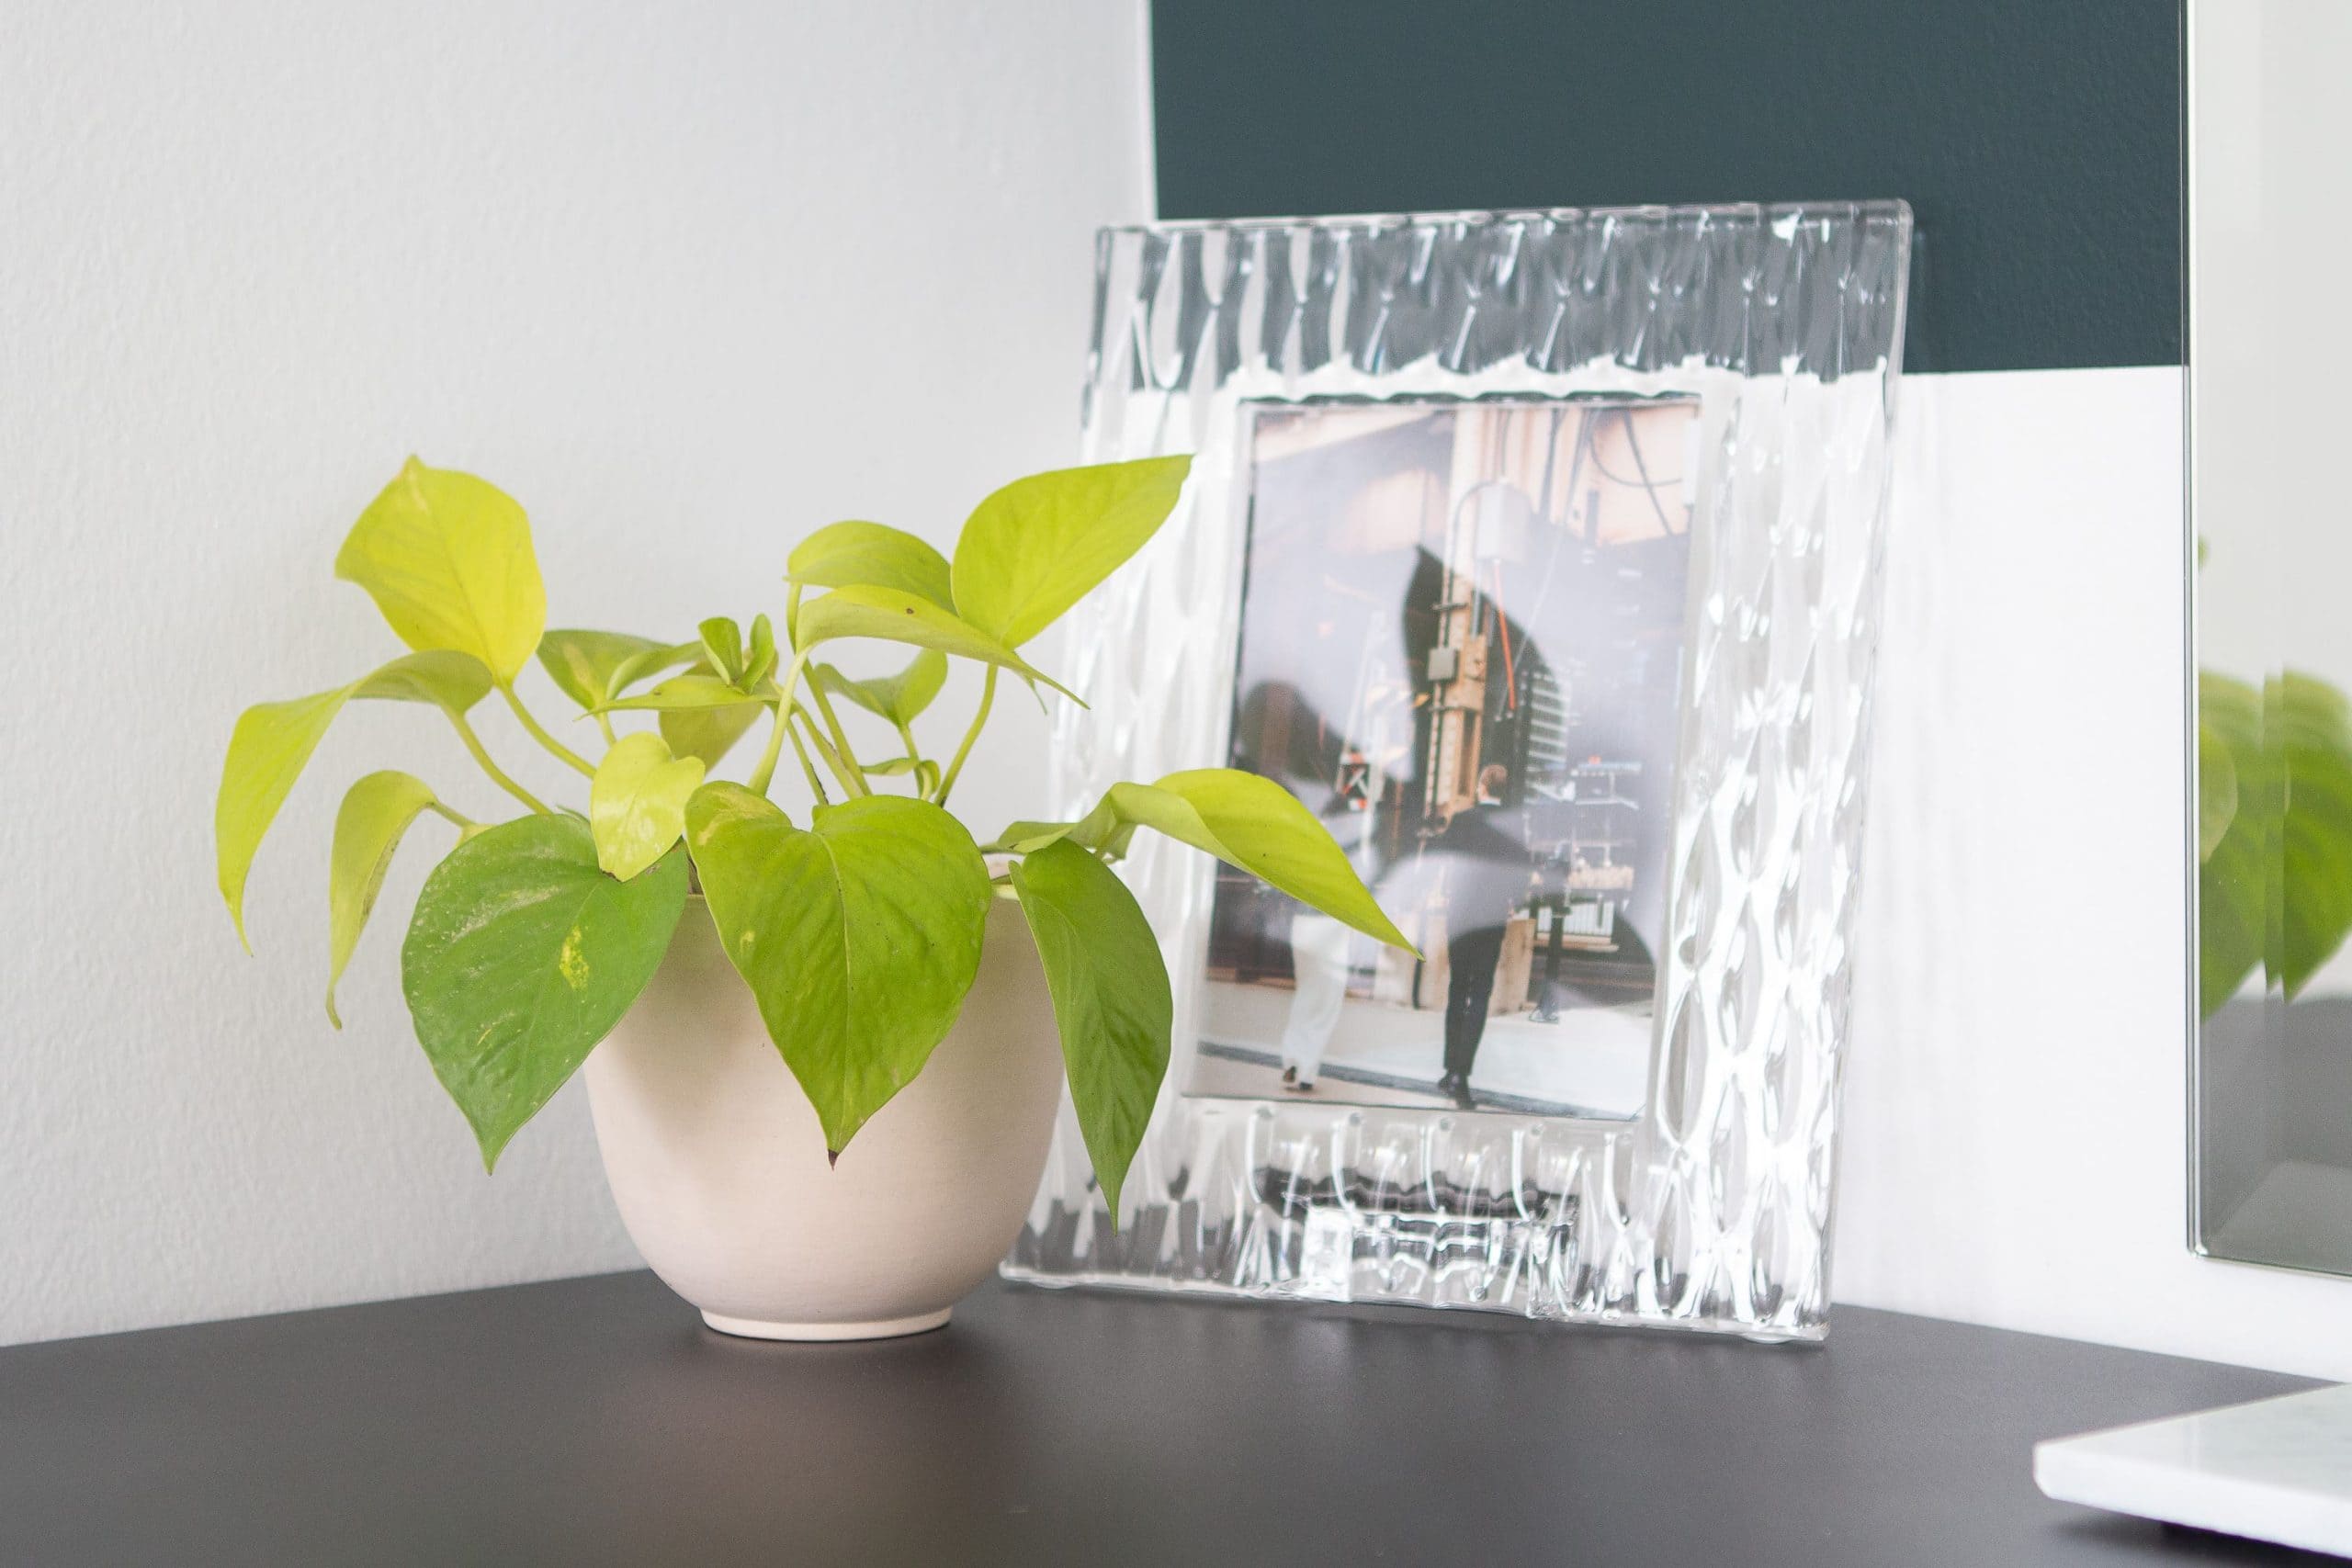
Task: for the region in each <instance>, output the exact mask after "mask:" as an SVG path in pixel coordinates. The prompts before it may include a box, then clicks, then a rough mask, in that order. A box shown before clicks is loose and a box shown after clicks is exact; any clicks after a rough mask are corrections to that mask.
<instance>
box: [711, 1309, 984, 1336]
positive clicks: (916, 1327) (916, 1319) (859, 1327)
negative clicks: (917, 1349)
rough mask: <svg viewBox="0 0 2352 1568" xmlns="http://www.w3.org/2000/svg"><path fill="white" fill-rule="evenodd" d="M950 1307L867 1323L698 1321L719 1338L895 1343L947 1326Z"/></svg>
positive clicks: (719, 1318) (723, 1318)
mask: <svg viewBox="0 0 2352 1568" xmlns="http://www.w3.org/2000/svg"><path fill="white" fill-rule="evenodd" d="M955 1310H956V1309H955V1308H954V1307H941V1308H940V1309H939V1310H938V1311H937V1312H925V1313H917V1314H915V1315H914V1316H912V1317H886V1318H879V1319H876V1321H874V1322H871V1323H763V1322H762V1321H761V1320H760V1319H758V1318H755V1317H729V1316H727V1315H726V1314H723V1313H716V1312H707V1313H705V1314H702V1320H703V1321H704V1322H705V1323H707V1324H708V1325H710V1326H711V1327H713V1328H715V1329H717V1330H718V1332H719V1333H721V1334H732V1335H735V1336H737V1337H741V1338H744V1339H797V1340H803V1341H816V1340H829V1339H831V1340H840V1339H897V1338H899V1337H901V1336H904V1335H909V1334H928V1333H929V1332H931V1330H933V1329H934V1328H944V1327H946V1326H947V1314H949V1313H952V1312H954V1311H955Z"/></svg>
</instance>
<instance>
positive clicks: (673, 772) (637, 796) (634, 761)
mask: <svg viewBox="0 0 2352 1568" xmlns="http://www.w3.org/2000/svg"><path fill="white" fill-rule="evenodd" d="M702 775H703V764H702V761H701V760H700V759H699V758H695V757H685V758H681V759H676V760H673V758H672V757H671V755H670V747H669V743H668V742H667V741H665V740H663V739H662V737H660V736H659V735H647V734H643V733H639V734H636V735H624V736H622V737H621V738H620V739H618V740H617V741H616V742H614V744H613V748H612V750H609V751H606V752H605V760H604V761H602V762H599V763H598V764H596V776H595V777H594V779H592V780H590V781H589V784H588V828H589V830H590V832H591V833H592V834H593V835H594V838H595V840H596V863H597V864H598V865H600V866H602V867H603V868H604V870H605V874H607V875H610V876H616V877H618V878H620V879H621V880H622V881H623V882H627V881H628V879H629V878H631V877H633V876H635V875H636V874H638V873H639V872H641V871H643V870H644V869H645V868H646V867H648V866H650V865H651V864H653V863H654V862H656V861H658V860H660V859H661V858H662V856H663V855H665V854H667V853H669V852H670V848H671V846H672V845H673V844H675V843H676V842H677V841H678V839H679V836H680V835H681V834H683V833H684V831H685V830H686V799H687V797H688V796H689V795H693V794H694V792H695V790H696V789H697V788H699V787H701V784H702Z"/></svg>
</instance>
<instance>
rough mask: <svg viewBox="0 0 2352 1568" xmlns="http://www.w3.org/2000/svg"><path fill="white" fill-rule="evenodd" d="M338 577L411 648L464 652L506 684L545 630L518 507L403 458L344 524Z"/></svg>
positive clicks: (451, 473)
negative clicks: (347, 528) (364, 596)
mask: <svg viewBox="0 0 2352 1568" xmlns="http://www.w3.org/2000/svg"><path fill="white" fill-rule="evenodd" d="M334 571H335V575H336V576H337V577H340V578H343V579H345V580H346V581H351V582H356V583H357V584H358V585H359V586H360V587H362V588H364V589H366V590H367V591H368V597H370V598H372V599H374V600H375V601H376V607H377V608H378V609H379V610H381V611H382V612H383V613H384V619H385V620H387V621H389V622H390V623H391V627H392V630H393V631H395V632H396V633H398V634H399V635H400V638H401V641H402V642H405V643H407V644H408V645H409V647H411V648H413V649H418V650H419V651H424V650H425V649H453V650H455V651H457V652H459V653H469V654H471V655H473V656H474V657H475V658H476V659H479V660H481V661H482V663H483V664H485V665H487V666H488V667H489V669H490V671H491V673H492V675H494V676H496V677H497V678H498V679H499V680H501V681H512V680H513V679H514V678H515V675H516V674H517V673H519V672H520V671H521V670H522V668H523V666H524V665H526V664H527V663H529V662H530V659H531V652H532V650H533V649H536V648H537V647H538V645H539V633H540V632H542V631H544V630H545V629H546V628H547V619H548V597H547V589H546V587H545V585H544V584H543V583H542V582H541V581H540V580H539V563H538V560H537V557H536V556H534V555H533V554H532V551H531V525H530V524H529V523H528V522H527V521H526V519H525V518H524V515H523V509H522V508H521V507H520V506H518V505H516V504H515V501H514V498H513V497H511V496H509V495H507V494H506V493H505V492H504V491H502V490H500V489H499V488H498V487H497V486H495V485H493V484H490V483H487V482H486V481H484V480H481V479H476V478H474V476H473V475H471V474H461V473H458V472H457V471H456V470H454V469H449V468H426V467H425V466H424V464H423V463H420V462H418V461H417V460H416V459H415V458H414V457H411V458H410V459H409V460H408V462H407V464H406V465H405V466H404V467H402V468H401V471H400V476H399V477H398V478H396V479H393V480H392V482H391V483H390V484H389V485H386V486H385V487H384V490H383V493H382V494H380V495H379V496H378V497H377V498H376V499H375V501H374V502H372V503H370V504H369V506H368V510H367V511H365V512H363V513H360V515H359V521H358V522H356V523H355V524H353V525H351V533H350V535H349V536H348V537H346V538H345V540H344V542H343V548H342V550H341V551H340V552H339V553H338V554H337V555H336V556H335V558H334Z"/></svg>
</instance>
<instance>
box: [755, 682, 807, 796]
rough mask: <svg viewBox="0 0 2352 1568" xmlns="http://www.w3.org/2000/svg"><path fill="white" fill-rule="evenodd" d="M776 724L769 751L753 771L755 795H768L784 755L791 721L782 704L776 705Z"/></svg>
mask: <svg viewBox="0 0 2352 1568" xmlns="http://www.w3.org/2000/svg"><path fill="white" fill-rule="evenodd" d="M790 722H791V721H790V720H788V719H787V718H786V716H785V709H784V705H783V704H782V703H778V704H776V705H775V724H773V725H771V726H769V728H768V749H767V750H765V751H763V752H761V753H760V765H759V766H758V767H756V768H753V769H752V779H751V785H752V794H753V795H765V794H767V792H768V785H769V784H773V783H775V764H776V761H777V759H778V758H780V757H782V756H783V755H784V732H785V730H786V728H788V727H789V725H790ZM801 761H804V762H805V761H808V759H807V758H805V757H804V758H802V759H801Z"/></svg>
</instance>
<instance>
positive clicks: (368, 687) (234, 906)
mask: <svg viewBox="0 0 2352 1568" xmlns="http://www.w3.org/2000/svg"><path fill="white" fill-rule="evenodd" d="M489 691H490V671H488V670H485V669H484V668H482V665H481V660H477V659H474V658H473V657H472V656H470V655H469V654H462V653H452V652H447V651H435V652H431V653H410V654H403V655H402V656H401V657H400V658H398V659H395V660H392V661H391V662H390V663H389V664H386V665H383V666H382V667H380V668H379V669H377V670H375V671H371V672H369V673H368V674H366V675H363V676H361V677H360V678H359V679H358V680H356V681H354V682H351V684H349V685H347V686H337V687H336V688H335V689H334V690H333V691H331V692H319V693H315V694H312V695H311V696H307V697H294V698H291V699H289V700H288V701H286V702H280V703H260V704H257V705H254V706H253V707H250V708H247V709H246V710H245V711H244V712H243V714H242V715H240V716H238V719H237V727H236V728H235V729H234V730H232V731H231V733H230V736H229V754H228V756H227V758H226V759H224V760H223V761H222V762H221V765H220V793H219V795H216V796H215V797H214V801H213V807H212V840H213V852H214V859H215V862H216V866H217V871H218V875H219V880H220V897H221V898H222V899H223V900H224V901H226V902H227V904H228V906H229V918H230V919H231V920H232V921H234V922H235V923H236V927H237V940H238V941H239V942H243V943H244V945H245V949H246V951H247V952H251V951H252V950H253V942H251V940H250V939H248V938H247V937H246V935H245V879H246V877H247V876H248V875H249V874H251V873H252V871H253V864H254V855H255V854H256V853H257V852H259V851H260V849H261V841H262V839H263V837H264V836H265V835H266V834H267V833H268V831H269V825H270V824H271V823H272V822H274V821H276V820H277V808H278V807H281V806H283V805H285V804H286V797H287V795H288V794H290V793H291V792H292V790H293V788H294V781H295V780H297V779H299V778H300V777H301V776H302V769H303V767H304V765H305V764H307V763H308V762H309V761H310V760H311V752H313V751H315V750H318V746H319V740H320V738H321V737H322V736H324V735H325V734H326V732H327V729H328V728H329V727H330V726H331V725H333V724H334V718H335V715H337V714H339V713H341V712H342V711H343V705H344V704H345V703H347V702H349V701H350V700H351V699H352V698H354V697H366V698H380V699H383V700H386V701H390V702H407V703H432V704H435V705H438V706H441V707H445V708H447V709H449V710H450V711H451V712H453V713H463V712H465V711H466V710H467V709H468V708H469V707H471V706H473V705H474V704H476V703H478V702H480V701H481V699H482V698H483V696H485V695H486V694H488V693H489Z"/></svg>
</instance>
